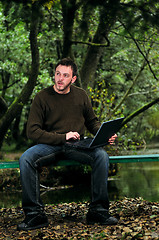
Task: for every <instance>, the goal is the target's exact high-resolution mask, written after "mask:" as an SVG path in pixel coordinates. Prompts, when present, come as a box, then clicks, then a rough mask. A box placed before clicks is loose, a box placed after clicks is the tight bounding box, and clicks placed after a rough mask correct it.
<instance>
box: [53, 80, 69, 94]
mask: <svg viewBox="0 0 159 240" xmlns="http://www.w3.org/2000/svg"><path fill="white" fill-rule="evenodd" d="M71 84H72V80H71V81H70V82H69V83H68V84H67V85H66V86H65V87H64V88H62V89H61V88H58V87H57V86H58V85H57V84H56V88H57V90H58V91H60V92H64V91H65V90H66V89H67V88H68V87H69V86H71Z"/></svg>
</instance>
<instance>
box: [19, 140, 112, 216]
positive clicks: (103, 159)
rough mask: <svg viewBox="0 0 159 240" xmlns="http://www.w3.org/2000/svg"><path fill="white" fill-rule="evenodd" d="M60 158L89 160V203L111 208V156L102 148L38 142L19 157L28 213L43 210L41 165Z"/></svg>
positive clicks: (26, 211) (80, 160)
mask: <svg viewBox="0 0 159 240" xmlns="http://www.w3.org/2000/svg"><path fill="white" fill-rule="evenodd" d="M60 158H63V159H66V161H67V160H74V161H78V162H80V163H82V164H89V165H90V166H91V167H92V174H91V193H92V199H91V204H90V206H94V205H96V204H101V205H102V207H104V208H105V209H109V200H108V192H107V179H108V167H109V157H108V154H107V153H106V152H105V151H104V149H103V148H96V149H94V150H91V151H90V150H89V151H88V150H86V151H83V150H82V151H79V150H72V149H70V148H65V147H64V146H51V145H47V144H37V145H35V146H33V147H31V148H29V149H28V150H26V151H25V152H24V154H23V155H22V156H21V158H20V160H19V164H20V175H21V184H22V207H23V210H24V212H25V214H33V213H37V212H39V211H43V209H44V205H43V203H42V200H41V198H40V182H39V173H40V168H41V167H43V166H47V165H51V164H54V162H56V161H57V160H59V159H60Z"/></svg>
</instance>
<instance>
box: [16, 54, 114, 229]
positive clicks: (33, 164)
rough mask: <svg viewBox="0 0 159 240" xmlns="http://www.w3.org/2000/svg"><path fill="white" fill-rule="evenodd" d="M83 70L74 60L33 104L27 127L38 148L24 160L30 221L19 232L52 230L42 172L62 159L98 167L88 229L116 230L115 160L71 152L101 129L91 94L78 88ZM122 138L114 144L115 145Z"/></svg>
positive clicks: (64, 63)
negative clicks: (112, 205) (112, 200)
mask: <svg viewBox="0 0 159 240" xmlns="http://www.w3.org/2000/svg"><path fill="white" fill-rule="evenodd" d="M76 75H77V66H76V65H75V63H74V62H73V61H72V60H71V59H70V58H65V59H62V60H61V61H59V63H58V64H57V65H56V67H55V79H54V81H55V82H54V85H53V86H50V87H48V88H46V89H43V90H42V91H40V92H39V93H38V94H37V95H36V96H35V99H34V101H33V104H32V107H31V110H30V115H29V119H28V124H27V135H28V137H29V138H30V139H32V140H33V141H34V142H35V143H36V145H34V146H33V147H31V148H29V149H28V150H27V151H25V152H24V154H23V155H22V156H21V158H20V160H19V163H20V173H21V183H22V207H23V210H24V213H25V219H24V221H23V222H22V223H20V224H18V226H17V229H18V230H32V229H36V228H40V227H46V226H48V219H47V216H46V215H45V213H44V205H43V203H42V201H41V198H40V183H39V172H40V168H41V167H42V166H47V165H50V164H53V162H54V161H57V159H60V157H61V158H64V159H72V160H75V161H80V162H82V163H85V164H90V165H91V167H92V176H91V179H92V180H91V189H92V199H91V203H90V206H89V210H88V213H87V216H86V220H87V223H88V224H93V223H99V224H105V225H111V224H116V223H117V222H118V220H117V219H116V218H114V217H112V216H110V214H109V212H108V211H109V200H108V193H107V178H108V165H109V157H108V155H107V153H106V152H105V151H104V149H103V148H96V149H93V150H87V151H84V150H73V149H70V148H67V147H66V146H65V143H66V141H68V140H78V139H82V138H83V136H84V132H85V128H87V129H88V130H89V131H90V132H91V133H92V134H95V133H96V132H97V131H98V129H99V127H100V123H99V121H98V120H97V117H96V116H95V114H94V111H93V109H92V106H91V103H90V100H89V98H88V96H87V94H86V92H85V91H84V90H83V89H81V88H79V87H76V86H74V85H72V84H73V83H74V82H75V81H76ZM115 137H116V136H113V137H112V138H111V139H110V142H111V143H112V142H113V141H114V139H115Z"/></svg>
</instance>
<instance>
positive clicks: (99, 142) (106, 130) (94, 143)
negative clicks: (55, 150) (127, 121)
mask: <svg viewBox="0 0 159 240" xmlns="http://www.w3.org/2000/svg"><path fill="white" fill-rule="evenodd" d="M123 119H124V118H117V119H114V120H110V121H107V122H103V123H102V125H101V126H100V128H99V130H98V131H97V133H96V135H95V136H94V138H90V137H89V138H84V139H82V140H77V141H73V140H72V141H67V142H66V144H65V146H66V147H72V148H77V149H83V150H84V149H94V148H97V147H103V146H105V145H107V144H108V143H109V142H108V140H109V139H110V137H111V136H113V135H114V134H115V133H116V132H118V131H119V130H120V128H121V126H122V122H123Z"/></svg>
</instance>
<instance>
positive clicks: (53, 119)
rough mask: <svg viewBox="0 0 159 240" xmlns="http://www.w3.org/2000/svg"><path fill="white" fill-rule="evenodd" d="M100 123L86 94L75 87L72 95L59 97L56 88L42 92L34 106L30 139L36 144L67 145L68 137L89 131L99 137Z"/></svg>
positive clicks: (29, 126) (60, 95)
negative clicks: (69, 133) (67, 134)
mask: <svg viewBox="0 0 159 240" xmlns="http://www.w3.org/2000/svg"><path fill="white" fill-rule="evenodd" d="M99 127H100V123H99V122H98V120H97V117H96V116H95V114H94V111H93V109H92V106H91V103H90V100H89V98H88V96H87V94H86V92H85V91H84V90H83V89H81V88H78V87H75V86H73V85H72V86H71V90H70V92H69V93H68V94H58V93H57V92H55V91H54V89H53V86H51V87H48V88H46V89H43V90H42V91H40V92H39V93H38V94H37V95H36V96H35V99H34V101H33V103H32V107H31V110H30V114H29V119H28V124H27V136H28V138H30V139H32V140H34V141H35V142H36V143H44V144H50V145H58V144H64V143H65V141H66V133H67V132H70V131H73V132H78V133H79V134H80V136H81V137H83V136H84V132H85V128H87V129H88V130H89V131H90V132H91V133H92V134H95V133H96V132H97V130H98V129H99Z"/></svg>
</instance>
